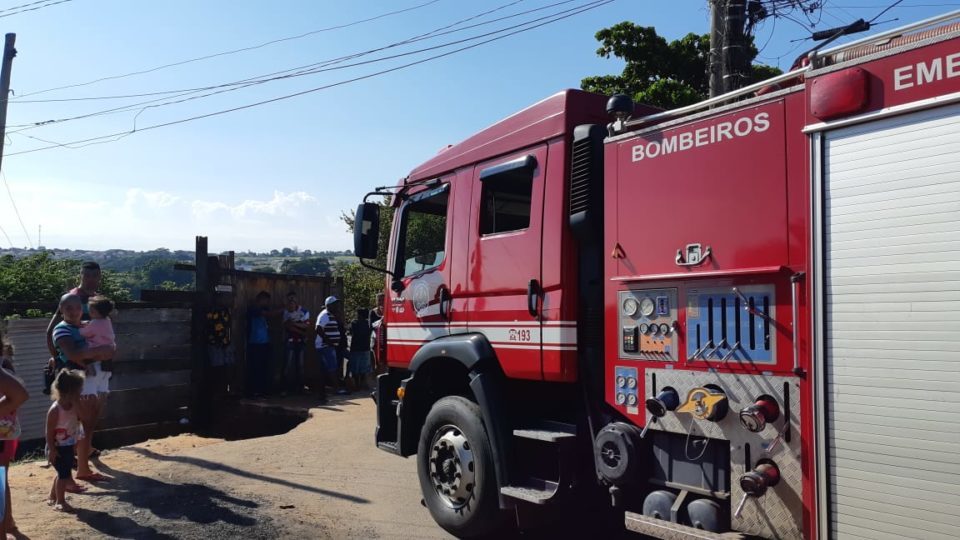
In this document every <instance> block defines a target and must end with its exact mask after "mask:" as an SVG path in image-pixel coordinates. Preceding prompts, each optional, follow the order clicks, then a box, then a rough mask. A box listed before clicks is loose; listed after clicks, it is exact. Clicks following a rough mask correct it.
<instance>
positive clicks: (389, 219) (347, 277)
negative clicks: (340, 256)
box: [333, 200, 393, 317]
mask: <svg viewBox="0 0 960 540" xmlns="http://www.w3.org/2000/svg"><path fill="white" fill-rule="evenodd" d="M354 217H355V212H354V211H350V212H343V213H342V214H341V215H340V219H341V221H343V223H344V224H345V225H346V226H347V231H348V232H350V233H353V226H354V223H355V221H356V220H355V219H354ZM392 224H393V207H392V206H391V205H390V201H389V200H385V201H383V202H382V203H381V204H380V234H379V242H378V245H377V247H378V250H377V258H376V259H374V260H372V261H367V264H370V265H371V266H375V267H377V268H386V267H387V247H388V246H389V245H390V226H391V225H392ZM333 275H334V276H335V277H342V278H343V288H344V294H343V296H344V306H343V307H344V309H346V310H347V311H346V313H347V315H348V316H350V317H352V316H353V315H354V314H355V313H356V312H357V311H356V310H357V308H360V307H373V306H374V303H375V302H376V300H377V298H376V297H377V293H379V292H384V290H385V284H386V276H384V274H383V272H378V271H376V270H371V269H370V268H367V267H365V266H363V265H361V264H360V263H359V262H346V261H337V262H335V263H334V265H333Z"/></svg>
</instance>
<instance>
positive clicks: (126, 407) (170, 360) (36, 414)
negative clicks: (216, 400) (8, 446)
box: [0, 302, 191, 446]
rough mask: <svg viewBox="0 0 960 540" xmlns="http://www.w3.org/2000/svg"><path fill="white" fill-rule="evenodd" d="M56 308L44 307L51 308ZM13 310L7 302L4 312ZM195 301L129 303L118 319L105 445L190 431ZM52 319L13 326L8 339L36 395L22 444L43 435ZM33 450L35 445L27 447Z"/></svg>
mask: <svg viewBox="0 0 960 540" xmlns="http://www.w3.org/2000/svg"><path fill="white" fill-rule="evenodd" d="M50 307H51V306H42V305H38V308H39V309H42V310H44V311H49V310H50ZM4 311H6V309H5V306H3V305H0V313H3V312H4ZM190 320H191V309H190V305H189V304H170V303H166V304H157V303H135V302H134V303H121V304H119V306H118V309H117V312H116V314H115V316H114V317H113V323H114V330H115V332H116V334H117V344H118V348H117V356H116V358H115V359H114V374H113V378H112V379H111V381H110V389H111V394H110V398H109V401H108V405H107V407H106V410H105V411H104V416H103V417H102V419H101V422H100V428H99V429H100V431H98V433H97V436H96V438H97V441H98V442H97V444H103V445H105V446H115V445H118V444H126V443H128V442H130V441H135V440H141V439H143V438H145V437H147V436H157V435H161V434H166V433H175V432H178V431H181V430H183V429H185V428H186V427H187V426H184V425H181V424H180V423H179V420H180V419H181V418H188V417H189V415H188V412H187V410H186V407H187V402H188V398H189V392H190V384H191V370H190V368H191V329H190ZM48 323H49V319H14V320H9V321H6V323H5V326H6V328H5V334H6V335H7V336H8V337H9V339H10V340H11V342H12V343H13V345H14V347H15V349H16V355H15V357H14V358H15V362H16V370H17V375H18V376H19V377H21V378H22V379H23V381H24V383H25V384H26V386H27V390H28V391H29V392H30V399H29V400H28V401H27V403H26V404H25V405H24V406H23V407H22V408H21V410H20V411H19V414H20V421H21V425H22V428H23V434H22V436H21V440H23V441H24V442H29V441H38V440H41V439H42V438H43V425H44V420H45V413H46V410H47V408H48V407H49V406H50V398H49V397H48V396H46V395H45V394H43V368H44V366H46V365H47V361H48V359H49V358H50V353H49V352H48V351H47V345H46V330H47V324H48ZM27 446H29V444H28V445H27Z"/></svg>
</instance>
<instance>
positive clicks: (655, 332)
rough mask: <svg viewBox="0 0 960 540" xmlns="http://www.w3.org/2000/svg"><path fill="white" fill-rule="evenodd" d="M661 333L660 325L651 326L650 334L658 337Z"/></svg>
mask: <svg viewBox="0 0 960 540" xmlns="http://www.w3.org/2000/svg"><path fill="white" fill-rule="evenodd" d="M659 331H660V326H659V325H656V324H651V325H650V334H651V335H654V336H655V335H657V332H659Z"/></svg>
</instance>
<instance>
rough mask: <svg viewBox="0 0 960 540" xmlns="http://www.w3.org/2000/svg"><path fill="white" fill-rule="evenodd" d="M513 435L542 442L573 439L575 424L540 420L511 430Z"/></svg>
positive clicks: (575, 434) (575, 431)
mask: <svg viewBox="0 0 960 540" xmlns="http://www.w3.org/2000/svg"><path fill="white" fill-rule="evenodd" d="M513 436H514V437H520V438H521V439H532V440H535V441H544V442H552V443H555V442H560V441H565V440H569V441H573V440H574V439H576V438H577V426H575V425H573V424H564V423H563V422H553V421H551V420H542V421H540V422H536V423H534V424H531V425H529V426H526V427H522V428H519V429H515V430H513Z"/></svg>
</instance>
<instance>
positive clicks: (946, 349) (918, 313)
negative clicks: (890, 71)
mask: <svg viewBox="0 0 960 540" xmlns="http://www.w3.org/2000/svg"><path fill="white" fill-rule="evenodd" d="M822 144H823V146H822V147H819V148H822V165H823V169H822V170H823V174H824V177H823V184H822V185H823V192H822V203H820V204H822V210H821V211H820V213H821V215H822V219H823V221H822V222H821V223H822V226H823V231H822V232H823V235H822V238H823V244H822V247H821V251H819V252H820V253H821V254H822V263H823V267H822V268H823V270H822V274H821V276H822V278H823V282H822V286H823V289H822V295H823V296H822V302H823V303H822V304H821V305H822V311H821V315H822V317H823V318H822V319H821V321H822V322H823V326H822V327H821V328H822V330H821V331H822V334H821V336H822V343H823V348H822V349H821V350H822V351H823V354H824V362H823V363H822V364H821V365H822V366H823V368H822V369H823V370H824V371H823V372H822V377H823V379H822V384H823V386H821V389H822V393H821V397H822V398H824V401H825V402H826V409H825V418H824V420H825V421H824V422H822V425H821V431H820V434H825V435H826V436H825V438H823V439H822V440H825V441H826V443H825V445H824V447H821V450H822V452H823V456H822V457H823V458H824V460H823V461H822V466H821V471H822V472H826V475H827V485H826V487H825V489H824V491H822V492H821V493H822V494H824V495H826V497H825V500H824V501H822V503H821V509H822V510H826V514H827V515H826V516H821V517H822V518H824V519H826V520H827V521H828V523H827V527H826V530H827V531H828V532H829V535H830V536H831V537H836V538H864V539H870V540H880V539H888V538H889V539H901V538H917V539H924V540H930V539H941V538H942V539H956V538H960V511H958V509H960V106H956V105H954V106H948V107H941V108H938V109H931V110H925V111H920V112H915V113H911V114H908V115H903V116H896V117H891V118H886V119H883V120H877V121H873V122H870V123H866V124H862V125H856V126H853V127H848V128H843V129H838V130H836V131H831V132H828V133H826V134H825V135H824V136H823V137H822ZM824 430H825V433H824ZM821 478H823V477H822V476H821ZM824 503H825V504H824Z"/></svg>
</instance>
